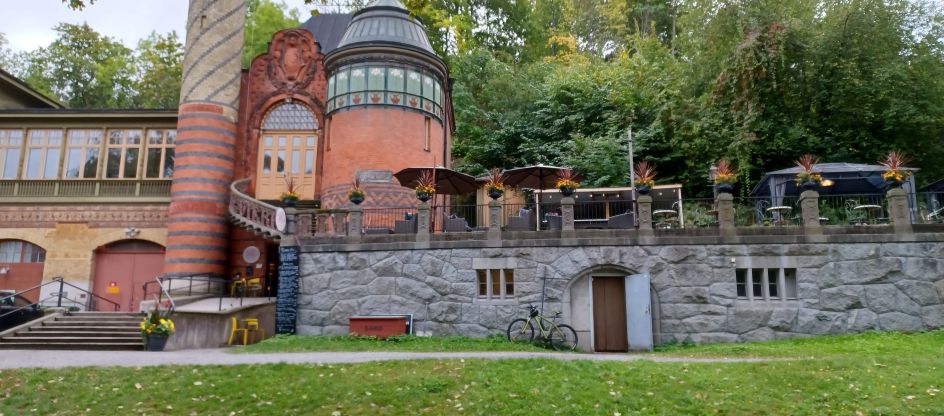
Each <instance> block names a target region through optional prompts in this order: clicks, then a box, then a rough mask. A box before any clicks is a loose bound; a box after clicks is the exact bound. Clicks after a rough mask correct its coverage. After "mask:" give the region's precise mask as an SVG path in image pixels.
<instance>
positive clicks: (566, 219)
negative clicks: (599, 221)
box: [561, 196, 574, 231]
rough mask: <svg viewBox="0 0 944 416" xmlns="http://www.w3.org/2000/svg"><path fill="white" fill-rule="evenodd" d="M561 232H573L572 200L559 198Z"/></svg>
mask: <svg viewBox="0 0 944 416" xmlns="http://www.w3.org/2000/svg"><path fill="white" fill-rule="evenodd" d="M561 230H562V231H574V199H573V198H571V197H569V196H568V197H564V198H561Z"/></svg>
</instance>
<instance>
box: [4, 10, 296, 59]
mask: <svg viewBox="0 0 944 416" xmlns="http://www.w3.org/2000/svg"><path fill="white" fill-rule="evenodd" d="M283 2H284V3H285V4H286V5H288V7H289V8H293V7H294V8H298V10H299V11H300V13H299V16H300V17H301V20H302V21H304V20H305V19H307V17H308V16H309V11H310V10H311V9H312V6H306V5H305V2H304V0H283ZM187 4H188V2H187V0H96V1H95V4H93V5H91V6H87V7H86V8H85V9H84V10H81V11H74V10H72V9H70V8H69V7H68V6H66V5H65V3H63V2H62V0H0V10H3V13H0V32H2V33H3V34H4V35H6V38H7V41H8V42H9V45H8V47H9V48H10V49H12V50H14V51H31V50H33V49H36V48H37V47H40V46H47V45H49V44H50V43H52V41H53V40H55V38H56V33H55V32H53V30H52V28H53V26H55V25H56V24H57V23H59V22H65V23H82V22H88V24H89V26H91V27H92V28H93V29H95V30H96V31H98V32H99V33H101V34H103V35H105V36H109V37H112V38H115V39H118V40H120V41H121V42H122V43H124V44H125V45H126V46H128V47H130V48H134V47H135V46H137V43H138V39H141V38H144V37H147V36H148V35H149V34H150V33H151V31H157V32H158V33H167V32H170V31H172V30H176V31H177V34H178V36H179V37H180V39H181V42H182V41H183V40H184V39H185V38H186V35H185V34H184V23H185V22H186V20H187Z"/></svg>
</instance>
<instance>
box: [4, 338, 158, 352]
mask: <svg viewBox="0 0 944 416" xmlns="http://www.w3.org/2000/svg"><path fill="white" fill-rule="evenodd" d="M0 349H8V350H95V351H141V350H143V349H144V344H143V343H142V342H141V341H140V340H139V341H138V342H94V343H82V342H72V343H69V342H63V343H46V342H32V343H28V342H22V343H19V342H0Z"/></svg>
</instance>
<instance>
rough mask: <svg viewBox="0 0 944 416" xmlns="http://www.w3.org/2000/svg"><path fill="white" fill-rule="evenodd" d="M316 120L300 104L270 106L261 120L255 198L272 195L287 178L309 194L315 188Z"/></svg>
mask: <svg viewBox="0 0 944 416" xmlns="http://www.w3.org/2000/svg"><path fill="white" fill-rule="evenodd" d="M317 130H318V121H317V119H316V118H315V114H314V113H312V111H311V110H310V109H309V108H308V107H306V106H305V105H304V104H301V103H298V102H284V103H280V104H277V105H276V106H275V107H274V108H272V109H271V110H270V111H269V112H268V113H267V114H266V116H265V119H264V120H263V121H262V135H261V137H259V162H258V163H259V164H258V170H257V172H256V174H257V175H258V183H257V186H256V198H259V199H275V198H276V197H277V196H278V195H279V194H280V193H282V191H284V190H286V184H287V183H288V182H291V183H293V184H294V186H295V187H296V188H297V190H298V191H300V192H301V194H302V199H308V198H311V196H312V195H314V192H315V173H314V172H315V162H316V160H317V158H316V156H317V155H316V152H317V149H318V132H317Z"/></svg>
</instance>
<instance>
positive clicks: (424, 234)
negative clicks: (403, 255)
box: [416, 202, 429, 243]
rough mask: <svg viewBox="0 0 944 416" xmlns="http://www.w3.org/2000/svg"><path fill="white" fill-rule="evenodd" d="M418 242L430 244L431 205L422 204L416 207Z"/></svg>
mask: <svg viewBox="0 0 944 416" xmlns="http://www.w3.org/2000/svg"><path fill="white" fill-rule="evenodd" d="M416 242H417V243H428V242H429V203H428V202H420V204H419V205H417V207H416Z"/></svg>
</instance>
